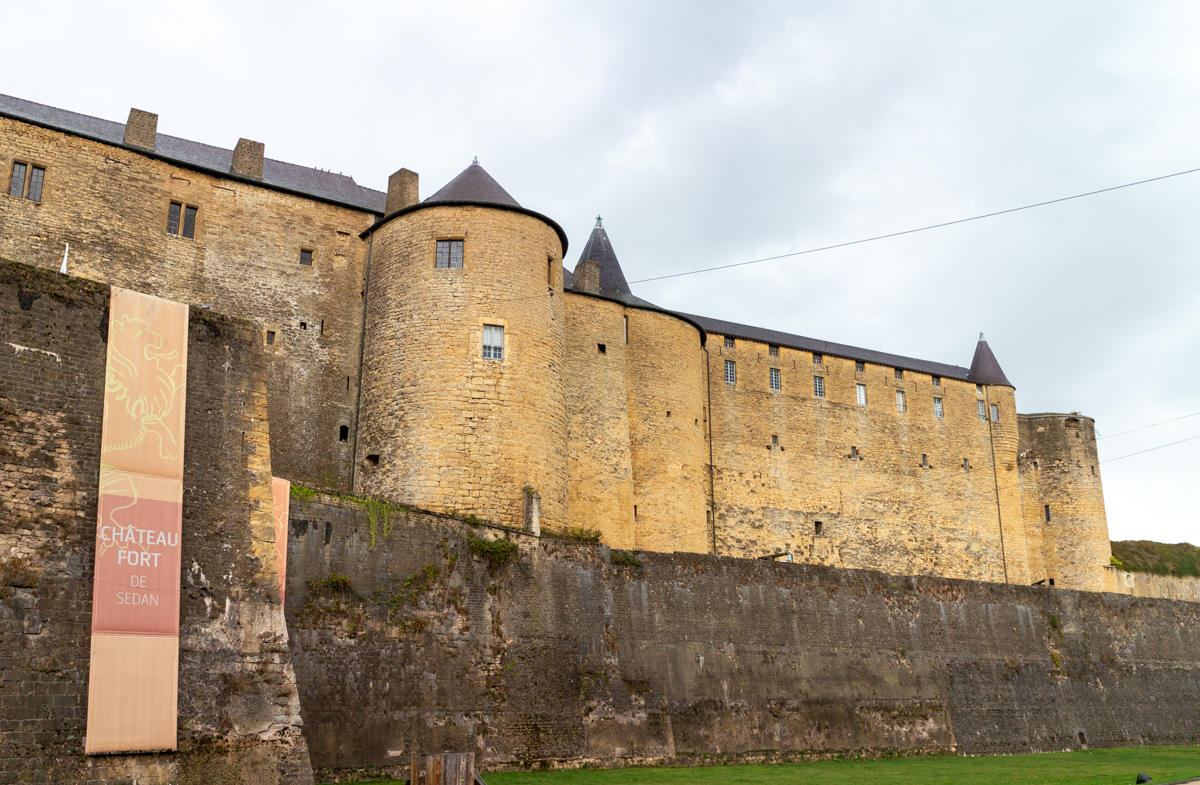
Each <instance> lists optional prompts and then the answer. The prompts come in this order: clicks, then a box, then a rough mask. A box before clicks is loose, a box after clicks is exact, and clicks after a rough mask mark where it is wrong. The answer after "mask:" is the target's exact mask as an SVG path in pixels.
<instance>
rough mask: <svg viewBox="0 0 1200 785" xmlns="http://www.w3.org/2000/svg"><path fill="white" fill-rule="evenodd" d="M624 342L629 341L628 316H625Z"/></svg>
mask: <svg viewBox="0 0 1200 785" xmlns="http://www.w3.org/2000/svg"><path fill="white" fill-rule="evenodd" d="M625 343H629V317H628V316H626V317H625Z"/></svg>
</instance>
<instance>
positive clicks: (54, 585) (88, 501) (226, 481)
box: [0, 261, 312, 785]
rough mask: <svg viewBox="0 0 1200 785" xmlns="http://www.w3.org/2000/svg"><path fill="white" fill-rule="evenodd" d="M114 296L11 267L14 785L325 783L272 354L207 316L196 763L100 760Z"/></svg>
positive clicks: (240, 324)
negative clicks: (305, 690)
mask: <svg viewBox="0 0 1200 785" xmlns="http://www.w3.org/2000/svg"><path fill="white" fill-rule="evenodd" d="M109 291H110V290H109V287H108V286H106V285H102V284H98V283H94V282H92V281H87V280H84V279H81V278H76V277H73V276H65V275H59V274H58V273H56V272H50V271H46V270H39V269H36V268H33V267H29V266H26V265H18V264H13V263H10V262H6V261H4V262H0V782H3V783H9V782H23V783H55V784H57V783H64V782H108V781H116V782H130V781H135V782H140V783H147V784H150V783H167V782H171V783H197V785H200V784H203V785H211V784H212V783H223V782H261V783H268V784H269V785H275V783H311V782H312V773H311V769H310V767H309V762H308V753H307V748H306V746H305V742H304V737H303V736H302V735H301V725H302V723H301V719H300V716H301V715H300V704H299V698H298V694H297V690H296V681H295V675H294V672H293V670H292V665H291V661H290V655H289V652H288V648H287V629H286V627H285V625H284V619H283V614H282V612H281V608H280V597H279V590H278V585H277V582H276V571H275V570H276V567H275V551H274V543H275V530H274V524H273V522H272V518H271V468H272V467H271V453H270V445H269V436H270V434H269V429H268V422H269V418H268V413H267V408H268V407H267V390H266V362H265V359H264V357H263V350H262V347H261V341H260V340H259V334H258V331H257V329H255V327H254V326H253V325H252V324H250V323H249V322H246V321H242V320H238V319H231V318H228V317H224V316H219V315H216V314H213V313H211V312H207V311H204V310H202V309H199V308H195V307H193V308H192V310H191V316H190V324H189V337H188V355H189V360H190V362H189V363H188V376H187V391H188V394H187V412H186V429H187V430H186V443H185V449H184V462H185V463H184V474H183V488H184V490H183V535H182V546H181V547H182V557H183V561H182V563H183V578H182V581H183V583H182V596H181V601H180V605H181V607H180V636H179V639H180V656H179V731H178V739H179V751H178V752H177V753H170V754H167V753H163V754H155V755H113V756H100V757H85V756H84V755H83V744H84V742H83V736H84V733H85V732H86V726H87V696H88V667H89V666H88V655H89V646H90V636H91V622H92V591H93V568H94V564H93V562H94V553H95V535H96V514H97V509H96V507H97V496H98V481H99V472H100V437H101V423H102V420H103V414H104V388H105V353H106V341H107V336H108V304H109Z"/></svg>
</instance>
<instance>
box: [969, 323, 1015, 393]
mask: <svg viewBox="0 0 1200 785" xmlns="http://www.w3.org/2000/svg"><path fill="white" fill-rule="evenodd" d="M969 378H970V380H971V381H973V382H975V383H976V384H995V385H1003V386H1005V387H1013V383H1012V382H1010V381H1009V380H1008V377H1007V376H1005V375H1004V370H1003V369H1002V368H1001V367H1000V363H999V362H997V361H996V355H994V354H992V349H991V347H990V346H988V342H987V341H985V340H983V333H980V334H979V343H977V344H976V345H975V356H974V357H973V358H972V359H971V371H970V375H969ZM1013 389H1016V388H1015V387H1014V388H1013Z"/></svg>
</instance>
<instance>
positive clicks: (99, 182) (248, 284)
mask: <svg viewBox="0 0 1200 785" xmlns="http://www.w3.org/2000/svg"><path fill="white" fill-rule="evenodd" d="M14 159H15V160H21V161H28V162H33V163H36V164H38V165H41V166H45V167H46V180H45V186H44V190H43V194H42V201H41V202H40V203H35V202H31V201H29V200H26V199H17V198H13V197H10V196H8V195H7V188H5V189H4V191H3V193H2V194H0V256H5V257H8V258H11V259H14V260H16V261H20V262H26V263H29V264H34V265H37V266H39V267H44V268H48V269H52V270H57V269H58V268H59V265H60V264H61V263H62V258H63V251H64V247H65V244H66V243H70V245H71V253H70V260H69V269H70V272H71V273H72V274H76V275H80V276H82V277H85V278H90V279H92V280H96V281H101V282H104V283H110V284H113V285H116V286H122V287H125V288H128V289H134V290H136V291H140V292H146V293H148V294H153V295H157V296H159V297H165V298H168V299H172V300H177V301H179V302H185V303H189V304H192V305H208V306H210V307H211V309H212V310H214V311H216V312H218V313H227V314H231V315H233V316H237V317H242V318H245V319H249V320H251V321H253V322H254V323H255V324H256V325H257V326H258V327H259V328H261V331H262V332H261V336H260V338H259V340H264V339H265V335H266V331H267V330H270V331H273V332H274V333H275V342H274V345H273V346H271V347H268V350H267V357H268V369H269V373H268V379H269V384H270V388H271V396H270V408H271V421H272V426H273V428H274V431H275V436H276V439H275V450H274V463H275V470H276V472H277V473H279V475H280V476H285V477H289V478H292V479H295V480H298V481H301V482H306V483H309V484H321V485H326V486H329V487H338V488H349V482H350V467H351V460H352V455H351V450H352V444H353V431H354V428H355V427H356V423H355V421H354V407H355V398H356V395H357V384H358V357H359V348H360V344H361V327H362V297H361V294H362V289H363V282H364V263H365V256H366V243H365V242H364V241H362V240H360V239H359V238H358V234H359V232H361V231H362V230H364V229H366V228H367V227H368V226H369V225H370V224H371V223H372V221H373V219H374V216H372V215H371V214H369V213H363V212H359V211H356V210H352V209H349V208H343V207H338V206H334V205H330V204H324V203H321V202H316V201H314V200H311V199H306V198H304V197H300V196H292V195H289V194H284V193H281V192H279V191H274V190H271V189H268V188H261V187H257V186H254V185H250V184H247V183H244V182H240V181H232V180H225V179H222V178H216V177H212V176H210V175H207V174H200V173H198V172H194V171H191V170H188V169H184V168H181V167H177V166H173V165H171V164H168V163H165V162H163V161H159V160H156V159H154V158H151V157H149V156H144V155H140V154H138V153H134V152H130V151H128V150H124V149H120V148H115V147H112V146H110V145H105V144H102V143H99V142H93V141H90V140H86V139H81V138H79V137H74V136H70V135H67V134H63V133H61V132H58V131H51V130H47V129H44V128H39V127H37V126H33V125H28V124H26V123H21V122H18V121H15V120H9V119H6V118H0V169H2V170H3V171H4V172H5V173H11V171H12V162H13V160H14ZM5 183H7V180H5ZM172 201H175V202H180V203H182V204H187V205H192V206H195V207H198V208H199V212H198V214H197V225H196V233H195V234H196V236H195V238H194V239H188V238H185V237H182V236H172V235H169V234H167V211H168V206H169V204H170V202H172ZM302 249H304V250H311V251H313V264H312V266H311V267H309V266H301V265H300V251H301V250H302ZM302 324H303V325H304V328H303V329H302V327H301V325H302ZM343 425H345V426H348V428H349V430H350V436H349V438H348V439H347V440H346V441H345V442H342V441H340V440H339V437H340V431H339V428H340V426H343Z"/></svg>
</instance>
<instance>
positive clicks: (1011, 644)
mask: <svg viewBox="0 0 1200 785" xmlns="http://www.w3.org/2000/svg"><path fill="white" fill-rule="evenodd" d="M372 518H374V523H372ZM290 520H291V531H290V535H289V541H288V568H289V572H288V582H287V591H286V593H287V603H286V607H287V618H288V626H289V629H290V631H291V649H292V659H293V663H294V665H295V668H296V674H297V680H298V683H299V688H300V699H301V711H302V714H303V716H304V720H305V735H306V737H307V739H308V745H309V750H310V753H311V755H312V762H313V766H314V768H315V769H316V771H317V775H318V777H319V778H330V777H333V776H335V775H336V776H340V777H342V778H343V779H346V778H352V777H353V776H355V775H358V776H367V775H378V774H385V773H388V772H391V773H398V772H399V768H398V767H397V764H398V763H402V762H403V761H404V760H406V757H407V755H408V754H409V753H410V752H413V751H416V750H427V749H457V750H471V751H473V752H475V753H476V755H477V760H479V764H478V765H479V766H480V768H481V769H482V770H483V771H485V772H486V771H489V770H497V769H504V768H523V767H538V766H580V765H583V764H585V763H586V764H588V765H599V766H626V765H656V764H667V763H670V764H673V765H691V764H705V763H716V762H722V761H733V760H780V759H789V758H804V757H819V756H828V755H833V754H837V753H863V754H868V755H873V754H897V753H899V754H911V753H918V752H931V751H956V752H958V753H964V754H979V753H1025V752H1035V751H1049V750H1064V749H1078V748H1081V747H1084V746H1087V747H1111V746H1128V745H1143V744H1147V745H1153V744H1194V743H1197V742H1200V678H1198V676H1200V605H1197V604H1195V603H1186V602H1174V601H1168V600H1148V599H1139V598H1134V597H1129V596H1121V595H1117V594H1104V593H1092V592H1077V591H1067V590H1060V589H1051V588H1049V587H1046V586H1039V587H1029V586H1016V585H1003V584H997V583H984V582H971V581H962V580H954V579H945V578H929V577H894V576H888V575H885V574H882V573H878V572H868V571H859V570H846V569H836V568H831V567H824V566H818V565H802V564H786V563H779V562H772V561H768V560H761V559H759V560H754V559H738V558H728V557H714V556H710V555H698V554H685V553H676V554H658V553H631V552H621V551H612V550H610V549H608V548H607V547H604V546H598V545H593V544H588V543H582V542H577V541H570V540H562V539H552V538H549V537H546V536H543V537H541V538H537V537H534V536H531V535H527V534H523V533H519V532H509V531H502V530H500V529H497V528H494V527H487V526H482V525H475V526H472V525H468V524H466V523H464V522H462V521H459V520H453V519H449V518H446V517H442V516H439V515H434V514H429V513H422V512H416V511H405V510H400V509H394V510H393V511H392V515H391V517H390V518H388V517H387V516H385V515H383V513H382V512H381V511H380V509H379V508H378V507H377V506H376V507H375V508H374V509H373V511H372V512H371V513H368V512H367V511H364V510H363V509H362V508H361V507H360V506H359V504H357V503H355V502H352V501H345V500H340V499H337V498H333V497H328V496H321V495H314V494H306V495H305V497H304V498H293V501H292V506H291V513H290ZM504 543H508V544H507V545H506V544H504Z"/></svg>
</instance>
